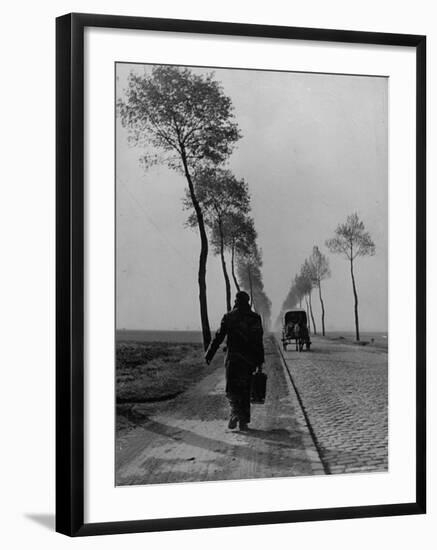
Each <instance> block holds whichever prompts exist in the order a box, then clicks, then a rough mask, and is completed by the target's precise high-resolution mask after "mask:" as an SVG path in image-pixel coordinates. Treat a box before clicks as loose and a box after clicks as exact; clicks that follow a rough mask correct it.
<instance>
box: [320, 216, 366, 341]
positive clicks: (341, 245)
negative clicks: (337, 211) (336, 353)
mask: <svg viewBox="0 0 437 550" xmlns="http://www.w3.org/2000/svg"><path fill="white" fill-rule="evenodd" d="M326 246H327V247H328V248H329V250H330V251H331V252H333V253H334V254H342V255H343V256H345V257H346V258H347V259H348V260H349V264H350V272H351V278H352V289H353V293H354V314H355V335H356V339H357V341H359V340H360V328H359V321H358V293H357V287H356V283H355V275H354V260H355V259H356V258H358V257H360V256H373V255H374V254H375V244H374V242H373V241H372V238H371V236H370V233H369V232H368V231H366V230H365V227H364V223H363V222H362V221H361V220H360V219H359V217H358V214H357V213H353V214H351V215H350V216H348V217H347V220H346V223H342V224H340V225H338V226H337V229H336V230H335V235H334V237H333V238H332V239H328V240H327V241H326Z"/></svg>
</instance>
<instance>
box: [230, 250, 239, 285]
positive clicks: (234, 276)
mask: <svg viewBox="0 0 437 550" xmlns="http://www.w3.org/2000/svg"><path fill="white" fill-rule="evenodd" d="M231 271H232V278H233V279H234V284H235V288H236V289H237V292H240V285H239V284H238V279H237V277H236V275H235V245H234V244H232V256H231Z"/></svg>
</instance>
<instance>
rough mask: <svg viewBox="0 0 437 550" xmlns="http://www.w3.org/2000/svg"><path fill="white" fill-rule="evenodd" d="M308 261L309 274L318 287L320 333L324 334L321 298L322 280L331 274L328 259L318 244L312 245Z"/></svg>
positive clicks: (323, 314)
mask: <svg viewBox="0 0 437 550" xmlns="http://www.w3.org/2000/svg"><path fill="white" fill-rule="evenodd" d="M309 263H310V265H311V274H312V277H313V282H314V284H315V285H316V286H317V288H318V289H319V299H320V306H321V308H322V334H323V336H325V304H324V302H323V298H322V281H323V280H324V279H327V278H328V277H330V276H331V271H330V269H329V260H328V258H327V257H326V256H325V255H324V254H322V253H321V252H320V250H319V247H318V246H314V247H313V252H312V254H311V256H310V259H309Z"/></svg>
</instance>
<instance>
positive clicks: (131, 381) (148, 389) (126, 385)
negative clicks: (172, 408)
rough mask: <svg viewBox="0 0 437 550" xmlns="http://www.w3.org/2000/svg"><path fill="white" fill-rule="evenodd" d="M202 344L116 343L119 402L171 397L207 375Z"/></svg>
mask: <svg viewBox="0 0 437 550" xmlns="http://www.w3.org/2000/svg"><path fill="white" fill-rule="evenodd" d="M205 367H206V364H205V360H204V357H203V349H202V345H201V344H197V343H196V344H194V343H188V344H185V343H184V344H174V343H166V342H119V343H117V366H116V395H117V403H150V402H153V401H164V400H166V399H171V398H172V397H175V396H176V395H178V394H180V393H182V392H183V391H185V390H186V389H187V388H188V387H189V386H190V385H191V384H192V383H193V382H195V381H197V380H199V379H200V378H201V377H202V376H203V375H205V370H206V369H205Z"/></svg>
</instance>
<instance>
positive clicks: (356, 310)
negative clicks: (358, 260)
mask: <svg viewBox="0 0 437 550" xmlns="http://www.w3.org/2000/svg"><path fill="white" fill-rule="evenodd" d="M350 262H351V277H352V289H353V291H354V300H355V304H354V313H355V335H356V339H357V342H359V341H360V325H359V322H358V294H357V287H356V286H355V277H354V261H353V259H352V258H351V260H350Z"/></svg>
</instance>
